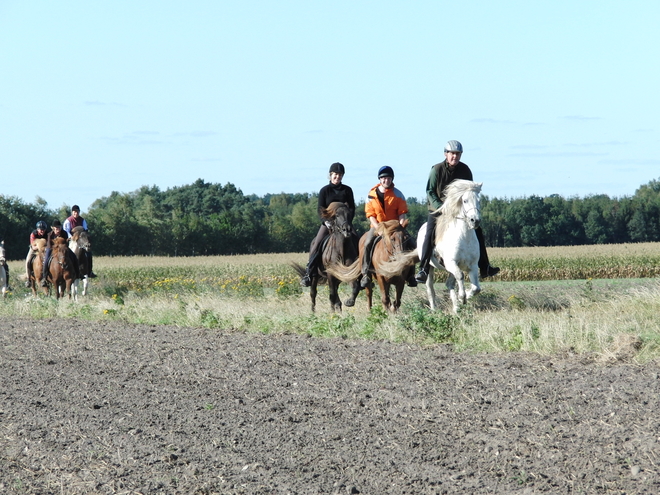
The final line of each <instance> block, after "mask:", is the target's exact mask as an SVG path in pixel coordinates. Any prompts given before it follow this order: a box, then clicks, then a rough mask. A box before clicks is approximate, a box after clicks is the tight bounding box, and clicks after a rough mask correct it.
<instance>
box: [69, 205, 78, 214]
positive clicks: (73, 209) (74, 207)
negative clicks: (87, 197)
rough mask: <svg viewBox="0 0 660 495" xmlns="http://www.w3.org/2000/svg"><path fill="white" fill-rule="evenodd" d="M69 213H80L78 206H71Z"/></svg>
mask: <svg viewBox="0 0 660 495" xmlns="http://www.w3.org/2000/svg"><path fill="white" fill-rule="evenodd" d="M71 211H77V212H78V213H80V206H78V205H73V206H72V207H71Z"/></svg>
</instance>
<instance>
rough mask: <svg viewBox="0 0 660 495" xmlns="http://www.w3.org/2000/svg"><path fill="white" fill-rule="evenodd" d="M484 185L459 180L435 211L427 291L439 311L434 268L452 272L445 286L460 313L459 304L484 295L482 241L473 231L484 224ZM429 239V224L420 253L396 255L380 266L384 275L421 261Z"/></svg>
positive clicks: (422, 234) (419, 240)
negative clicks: (481, 200) (434, 285)
mask: <svg viewBox="0 0 660 495" xmlns="http://www.w3.org/2000/svg"><path fill="white" fill-rule="evenodd" d="M482 184H483V183H481V182H479V183H477V182H472V181H469V180H462V179H456V180H454V181H453V182H452V183H451V184H449V185H448V186H447V188H446V189H445V194H444V202H443V204H442V206H441V207H440V208H439V209H438V210H437V211H436V213H441V215H440V216H439V217H438V219H437V220H436V222H435V242H434V249H433V255H432V257H431V266H430V267H429V275H428V278H427V280H426V292H427V294H428V298H429V305H430V306H431V309H432V310H435V309H436V300H435V289H434V287H433V279H434V268H438V269H444V270H446V271H447V272H448V273H449V276H448V277H447V282H446V284H445V285H446V286H447V289H449V296H450V297H451V302H452V309H453V311H454V313H457V312H458V310H459V308H460V304H461V303H462V304H465V302H466V300H467V299H469V298H471V297H472V296H474V295H476V294H478V293H479V292H481V286H480V285H479V266H478V263H479V241H478V240H477V234H476V232H475V231H474V229H476V228H477V227H478V226H479V223H480V222H481V205H480V202H479V193H480V192H481V186H482ZM425 236H426V223H425V224H424V225H422V227H421V228H420V229H419V233H418V235H417V251H415V252H412V253H408V254H404V255H402V256H397V257H396V258H395V259H394V260H393V261H391V262H389V263H387V265H388V266H387V267H381V270H382V271H383V272H386V273H389V272H393V271H395V270H397V269H398V268H399V267H400V266H401V265H402V264H403V263H406V262H409V261H410V260H411V259H415V261H419V259H420V258H421V256H422V246H423V245H424V237H425ZM465 273H467V274H468V277H469V284H470V285H469V288H468V289H467V290H466V289H465Z"/></svg>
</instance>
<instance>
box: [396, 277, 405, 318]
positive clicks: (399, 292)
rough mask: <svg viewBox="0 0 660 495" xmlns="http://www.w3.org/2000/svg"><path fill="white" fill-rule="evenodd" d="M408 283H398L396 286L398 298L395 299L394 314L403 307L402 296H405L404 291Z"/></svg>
mask: <svg viewBox="0 0 660 495" xmlns="http://www.w3.org/2000/svg"><path fill="white" fill-rule="evenodd" d="M405 287H406V283H405V282H398V283H397V284H396V285H395V289H396V296H395V298H394V312H395V313H396V312H398V311H399V308H400V307H401V296H402V295H403V289H405Z"/></svg>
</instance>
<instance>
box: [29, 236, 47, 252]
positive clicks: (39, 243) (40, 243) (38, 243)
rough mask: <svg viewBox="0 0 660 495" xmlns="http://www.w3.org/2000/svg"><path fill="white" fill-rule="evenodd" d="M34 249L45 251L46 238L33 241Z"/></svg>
mask: <svg viewBox="0 0 660 495" xmlns="http://www.w3.org/2000/svg"><path fill="white" fill-rule="evenodd" d="M32 250H33V251H38V252H40V253H43V252H44V251H45V250H46V239H35V240H34V241H33V242H32Z"/></svg>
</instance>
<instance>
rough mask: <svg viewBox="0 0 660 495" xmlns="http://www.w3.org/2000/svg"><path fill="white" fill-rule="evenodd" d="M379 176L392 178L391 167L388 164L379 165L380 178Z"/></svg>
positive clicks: (392, 171)
mask: <svg viewBox="0 0 660 495" xmlns="http://www.w3.org/2000/svg"><path fill="white" fill-rule="evenodd" d="M381 177H392V179H394V170H392V167H390V166H388V165H385V166H384V167H380V169H378V178H379V179H380V178H381Z"/></svg>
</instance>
